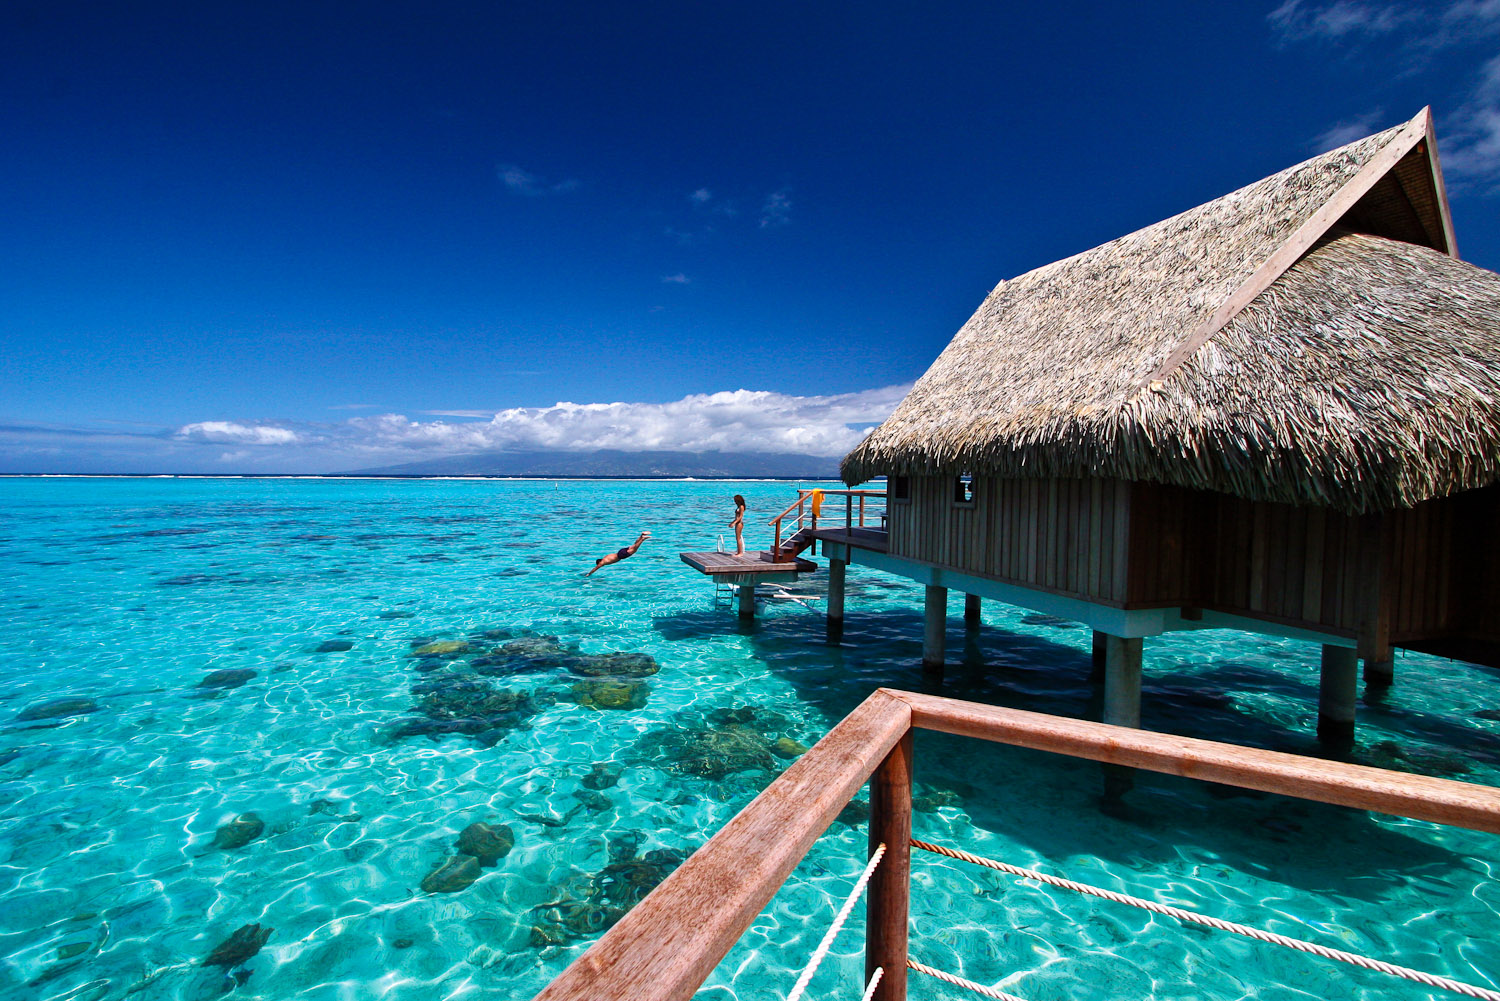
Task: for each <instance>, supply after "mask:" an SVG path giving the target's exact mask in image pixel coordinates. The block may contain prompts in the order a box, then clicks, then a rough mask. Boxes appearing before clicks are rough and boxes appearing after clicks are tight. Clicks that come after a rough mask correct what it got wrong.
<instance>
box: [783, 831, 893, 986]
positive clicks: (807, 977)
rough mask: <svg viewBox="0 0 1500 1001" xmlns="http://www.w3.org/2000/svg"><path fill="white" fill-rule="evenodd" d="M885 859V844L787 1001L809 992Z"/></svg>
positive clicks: (877, 849)
mask: <svg viewBox="0 0 1500 1001" xmlns="http://www.w3.org/2000/svg"><path fill="white" fill-rule="evenodd" d="M884 857H885V845H884V843H882V844H879V845H876V846H875V850H874V851H873V852H871V853H870V861H869V863H868V864H866V865H865V871H864V872H862V873H860V876H859V879H858V881H856V882H855V884H854V889H853V890H851V891H850V892H849V896H848V898H847V899H846V900H845V901H844V906H843V907H840V908H839V912H838V914H837V915H835V916H834V919H833V924H831V925H829V926H828V931H827V932H825V933H824V935H823V941H821V942H819V943H818V947H817V948H816V949H814V950H813V954H812V959H810V960H808V962H807V966H806V967H804V968H803V970H802V975H801V976H800V977H798V978H797V983H796V984H795V985H793V987H792V993H790V994H788V995H787V996H786V1001H800V999H801V997H802V992H803V991H805V990H807V985H808V982H809V981H811V980H812V978H813V974H814V973H817V972H818V967H819V966H820V965H821V964H822V962H823V957H824V956H826V955H828V949H829V948H830V947H831V946H832V945H833V940H834V939H835V938H836V937H838V933H839V930H840V929H841V928H843V927H844V922H845V921H847V920H849V914H850V912H852V911H853V910H854V904H855V902H856V901H857V900H859V897H860V894H862V893H864V892H865V884H867V883H868V882H870V877H871V876H872V875H873V874H874V872H875V867H876V866H878V865H879V864H880V860H881V859H882V858H884ZM870 990H871V991H873V990H874V987H873V986H872V987H871V988H870ZM867 996H868V995H867Z"/></svg>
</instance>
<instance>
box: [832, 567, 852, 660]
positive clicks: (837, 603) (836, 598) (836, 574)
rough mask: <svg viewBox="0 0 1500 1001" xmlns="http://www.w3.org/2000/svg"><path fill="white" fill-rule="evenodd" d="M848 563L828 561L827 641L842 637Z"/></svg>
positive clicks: (833, 641)
mask: <svg viewBox="0 0 1500 1001" xmlns="http://www.w3.org/2000/svg"><path fill="white" fill-rule="evenodd" d="M848 570H849V564H848V563H846V562H844V561H843V560H829V561H828V642H830V643H838V642H839V641H841V640H842V639H843V638H844V582H845V578H846V576H847V573H848Z"/></svg>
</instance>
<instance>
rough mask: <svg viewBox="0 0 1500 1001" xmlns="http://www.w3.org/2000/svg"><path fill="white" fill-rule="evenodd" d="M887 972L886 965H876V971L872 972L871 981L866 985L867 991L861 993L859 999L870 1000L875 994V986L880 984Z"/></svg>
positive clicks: (862, 1000)
mask: <svg viewBox="0 0 1500 1001" xmlns="http://www.w3.org/2000/svg"><path fill="white" fill-rule="evenodd" d="M884 973H885V967H883V966H877V967H875V972H874V973H872V974H870V983H869V984H868V985H867V986H866V987H865V992H864V993H863V994H861V995H860V998H859V1001H870V999H871V998H872V997H874V996H875V988H877V987H879V986H880V978H881V976H882V975H883V974H884Z"/></svg>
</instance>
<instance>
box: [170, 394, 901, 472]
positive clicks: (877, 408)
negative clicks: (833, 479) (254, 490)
mask: <svg viewBox="0 0 1500 1001" xmlns="http://www.w3.org/2000/svg"><path fill="white" fill-rule="evenodd" d="M909 388H910V386H905V385H902V386H887V387H884V388H881V389H871V390H865V391H863V392H858V393H842V394H838V395H832V396H792V395H788V394H786V393H774V392H767V391H764V390H749V389H737V390H733V391H728V392H719V393H695V394H693V395H691V396H685V397H683V398H682V399H680V400H673V401H670V402H667V403H623V402H622V403H568V402H563V403H556V404H554V405H552V406H550V407H512V408H510V409H507V410H501V411H499V412H494V411H468V410H454V411H442V412H439V413H443V414H446V415H452V416H471V415H472V416H483V417H488V418H489V419H488V420H476V421H443V420H432V421H422V420H412V419H411V418H409V417H407V416H405V415H404V414H380V415H374V416H368V417H351V418H349V419H348V420H347V421H344V422H342V423H338V424H301V425H298V426H297V427H296V428H295V430H294V429H292V428H288V427H286V426H284V425H283V424H280V423H274V424H273V423H253V422H235V421H200V422H198V423H194V424H188V425H186V426H184V427H182V428H180V429H178V430H177V432H176V433H175V435H173V438H174V439H175V440H176V441H178V442H184V443H197V444H214V445H219V446H224V445H232V446H239V447H241V448H243V447H245V446H251V445H282V446H292V445H296V446H302V447H303V448H306V449H311V450H316V451H317V452H318V453H319V454H332V453H337V454H342V455H345V456H349V457H350V458H351V460H354V459H359V458H365V459H370V458H372V457H376V456H387V457H404V458H407V459H410V458H413V457H414V454H422V455H433V456H438V455H457V454H463V453H466V452H488V451H551V450H560V451H590V450H593V449H601V448H609V449H619V450H622V451H627V452H637V451H657V450H661V451H685V452H707V451H747V452H796V453H803V454H808V455H826V456H836V455H842V454H843V453H845V452H847V451H848V450H849V449H851V448H853V447H854V446H855V445H857V444H858V443H859V441H860V439H862V438H863V437H864V436H865V434H867V433H868V430H869V427H870V426H871V425H874V424H877V423H879V422H880V421H882V420H884V419H885V418H886V417H887V416H888V415H889V414H890V412H891V411H892V410H893V409H895V406H896V404H897V403H899V402H900V401H901V398H902V397H903V396H905V395H906V391H907V390H908V389H909Z"/></svg>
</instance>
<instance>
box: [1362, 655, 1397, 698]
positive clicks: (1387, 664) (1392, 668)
mask: <svg viewBox="0 0 1500 1001" xmlns="http://www.w3.org/2000/svg"><path fill="white" fill-rule="evenodd" d="M1395 681H1396V661H1395V658H1394V657H1393V656H1392V655H1391V648H1390V647H1386V648H1385V657H1384V658H1383V659H1377V658H1375V657H1366V658H1365V684H1366V685H1369V686H1370V687H1371V688H1376V689H1386V688H1389V687H1391V685H1392V684H1394V683H1395Z"/></svg>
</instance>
